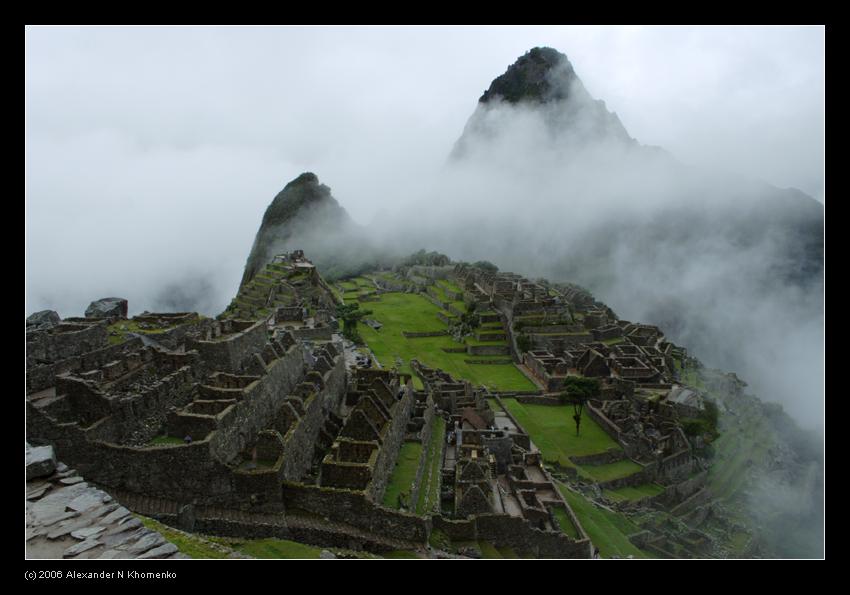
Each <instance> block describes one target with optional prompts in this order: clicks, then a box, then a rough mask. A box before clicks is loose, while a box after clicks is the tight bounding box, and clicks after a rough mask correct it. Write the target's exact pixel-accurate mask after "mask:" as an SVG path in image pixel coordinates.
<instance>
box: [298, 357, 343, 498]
mask: <svg viewBox="0 0 850 595" xmlns="http://www.w3.org/2000/svg"><path fill="white" fill-rule="evenodd" d="M291 349H297V346H293V347H292V348H291ZM322 379H323V382H324V388H323V389H322V390H320V391H319V393H318V394H317V395H316V396H315V397H314V398H312V400H311V401H310V402H309V403H307V404H306V407H305V412H304V415H302V416H300V417H299V419H298V421H296V422H295V423H294V424H293V426H292V427H291V428H289V430H288V431H287V433H286V435H285V436H284V438H283V441H284V468H283V478H285V479H287V480H292V481H294V480H298V479H300V478H301V477H303V476H304V474H305V473H307V471H309V470H310V467H311V466H312V463H313V447H314V445H315V443H316V439H317V437H318V435H319V431H320V430H321V429H322V426H323V425H324V423H325V418H326V417H327V413H328V412H334V413H335V412H337V411H339V406H340V403H341V402H342V398H343V396H344V395H345V382H346V379H345V358H344V357H343V356H342V355H338V356H337V357H336V358H334V366H333V368H332V369H331V370H329V371H327V372H325V374H324V375H323V376H322Z"/></svg>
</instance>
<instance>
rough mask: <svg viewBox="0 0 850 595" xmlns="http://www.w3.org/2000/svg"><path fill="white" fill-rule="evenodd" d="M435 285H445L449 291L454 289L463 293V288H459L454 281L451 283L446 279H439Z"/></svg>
mask: <svg viewBox="0 0 850 595" xmlns="http://www.w3.org/2000/svg"><path fill="white" fill-rule="evenodd" d="M437 285H439V286H441V287H445V288H446V289H448V290H450V291H456V292H457V293H463V290H462V289H461V288H460V286H459V285H457V284H456V283H452V282H451V281H449V280H448V279H440V280H439V281H437Z"/></svg>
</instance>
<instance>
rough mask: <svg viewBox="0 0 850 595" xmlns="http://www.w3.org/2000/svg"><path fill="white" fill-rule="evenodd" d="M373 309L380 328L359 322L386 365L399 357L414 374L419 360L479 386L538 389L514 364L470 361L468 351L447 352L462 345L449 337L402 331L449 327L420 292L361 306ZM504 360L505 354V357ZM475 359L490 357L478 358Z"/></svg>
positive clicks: (389, 295)
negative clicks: (408, 335) (419, 335)
mask: <svg viewBox="0 0 850 595" xmlns="http://www.w3.org/2000/svg"><path fill="white" fill-rule="evenodd" d="M361 307H362V308H363V309H365V310H371V311H372V314H371V315H370V316H369V317H370V318H374V319H375V320H378V321H379V322H380V323H381V324H383V325H384V326H383V328H382V329H381V330H380V331H376V330H375V329H373V328H370V327H368V326H366V325H365V324H361V325H358V327H357V329H358V331H359V332H360V335H361V336H362V337H363V340H364V341H366V343H367V344H368V345H369V348H370V349H371V350H372V352H373V353H374V354H375V356H376V357H377V358H378V360H379V361H380V362H381V365H382V366H384V367H385V368H391V367H394V366H395V365H396V358H397V357H399V358H401V359H402V362H403V363H402V365H401V367H400V371H401V372H406V373H412V370H411V368H410V360H411V359H418V360H419V361H420V362H422V363H423V364H425V365H427V366H430V367H433V368H440V369H442V370H444V371H446V372H448V373H449V374H451V375H452V376H454V377H455V378H457V379H465V380H469V381H470V382H472V383H473V384H476V385H484V386H487V387H488V388H491V389H493V390H500V391H535V390H536V387H535V385H534V383H533V382H531V381H530V380H529V379H528V378H526V377H525V375H523V373H522V372H520V371H519V369H517V367H516V366H514V365H513V364H492V365H491V364H481V365H479V364H467V363H465V362H464V360H465V359H469V358H470V356H469V355H468V354H466V353H446V352H444V351H443V350H442V348H444V347H448V348H452V347H454V348H457V347H462V345H461V344H459V343H456V342H455V341H453V340H452V338H451V337H449V336H440V337H423V338H416V339H407V338H405V337H404V336H403V335H402V331H409V332H430V331H441V330H445V329H446V325H445V324H443V323H442V322H441V321H440V320H439V319H438V318H437V313H438V312H439V311H440V308H438V307H437V306H435V305H434V304H432V303H431V302H429V301H428V300H427V299H426V298H424V297H422V296H421V295H418V294H408V293H385V294H383V295H382V296H381V298H380V301H378V302H369V303H366V304H363V305H362V306H361ZM501 357H502V358H503V359H504V356H501ZM475 359H486V358H479V357H476V358H475Z"/></svg>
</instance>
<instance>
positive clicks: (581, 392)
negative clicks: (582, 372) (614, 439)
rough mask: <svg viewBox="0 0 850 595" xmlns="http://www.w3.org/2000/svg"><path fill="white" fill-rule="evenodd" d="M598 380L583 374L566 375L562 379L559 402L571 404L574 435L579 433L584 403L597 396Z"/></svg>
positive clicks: (598, 390) (598, 389)
mask: <svg viewBox="0 0 850 595" xmlns="http://www.w3.org/2000/svg"><path fill="white" fill-rule="evenodd" d="M600 389H601V387H600V385H599V380H597V379H596V378H585V377H584V376H568V377H567V379H566V380H565V381H564V392H563V393H561V396H560V398H561V402H562V403H565V404H569V405H572V406H573V420H574V421H575V422H576V436H578V435H579V427H580V426H581V414H582V411H583V410H584V404H585V403H587V401H588V400H589V399H594V398H596V397H597V396H599V392H600Z"/></svg>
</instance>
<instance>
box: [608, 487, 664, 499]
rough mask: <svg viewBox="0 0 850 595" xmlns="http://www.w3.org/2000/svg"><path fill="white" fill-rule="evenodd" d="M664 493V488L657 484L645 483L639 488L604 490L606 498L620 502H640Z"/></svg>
mask: <svg viewBox="0 0 850 595" xmlns="http://www.w3.org/2000/svg"><path fill="white" fill-rule="evenodd" d="M663 491H664V486H660V485H658V484H657V483H645V484H643V485H639V486H633V487H627V488H618V489H616V490H605V491H604V494H605V497H606V498H609V499H611V500H614V501H615V502H621V501H623V500H640V499H642V498H647V497H649V496H657V495H658V494H660V493H662V492H663Z"/></svg>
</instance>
